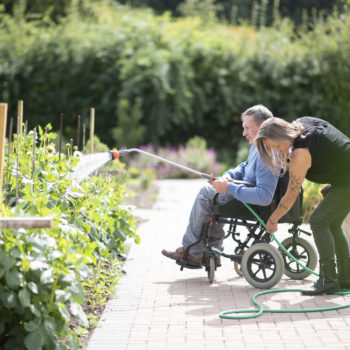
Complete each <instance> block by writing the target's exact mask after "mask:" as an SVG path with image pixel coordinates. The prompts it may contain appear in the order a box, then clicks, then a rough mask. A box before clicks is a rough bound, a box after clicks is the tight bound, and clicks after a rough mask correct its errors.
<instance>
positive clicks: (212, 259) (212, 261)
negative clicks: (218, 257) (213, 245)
mask: <svg viewBox="0 0 350 350" xmlns="http://www.w3.org/2000/svg"><path fill="white" fill-rule="evenodd" d="M207 269H208V280H209V282H210V283H213V282H214V280H215V269H216V266H215V257H214V256H211V257H210V258H209V261H208V266H207Z"/></svg>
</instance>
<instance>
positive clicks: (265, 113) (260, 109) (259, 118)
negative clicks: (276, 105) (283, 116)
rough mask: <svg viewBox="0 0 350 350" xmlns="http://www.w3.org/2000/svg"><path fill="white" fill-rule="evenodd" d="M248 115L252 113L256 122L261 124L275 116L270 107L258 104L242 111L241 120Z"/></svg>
mask: <svg viewBox="0 0 350 350" xmlns="http://www.w3.org/2000/svg"><path fill="white" fill-rule="evenodd" d="M246 115H252V116H253V118H254V120H255V122H256V123H257V124H258V125H260V124H261V123H262V122H263V121H265V120H266V119H269V118H272V117H273V114H272V112H271V111H270V110H269V109H268V108H266V107H265V106H263V105H256V106H253V107H250V108H248V109H247V110H246V111H244V112H243V113H242V116H241V120H243V118H244V117H245V116H246Z"/></svg>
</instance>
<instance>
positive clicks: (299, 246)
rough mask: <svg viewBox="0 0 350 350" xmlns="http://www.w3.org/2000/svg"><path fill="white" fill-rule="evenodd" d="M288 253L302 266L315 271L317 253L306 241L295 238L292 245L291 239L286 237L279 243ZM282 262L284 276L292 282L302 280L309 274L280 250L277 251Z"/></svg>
mask: <svg viewBox="0 0 350 350" xmlns="http://www.w3.org/2000/svg"><path fill="white" fill-rule="evenodd" d="M281 244H282V246H283V247H284V248H285V249H286V250H287V252H288V253H290V254H292V255H293V256H294V257H295V258H296V259H297V260H299V261H300V262H301V263H302V264H303V265H304V266H306V267H308V268H309V269H311V270H315V268H316V265H317V253H316V250H315V248H314V247H313V246H312V245H311V244H310V243H309V242H308V241H307V240H306V239H303V238H300V237H296V239H295V244H293V237H288V238H286V239H285V240H283V241H282V242H281ZM278 250H279V251H280V252H281V254H282V257H283V260H284V274H285V275H286V276H288V277H289V278H291V279H293V280H302V279H304V278H306V277H307V276H309V275H310V274H311V273H310V272H308V271H306V270H304V269H303V268H302V267H301V266H299V265H298V264H297V263H296V262H295V261H294V260H293V259H292V258H290V257H289V256H288V255H287V254H286V253H285V252H283V250H282V249H281V248H279V249H278Z"/></svg>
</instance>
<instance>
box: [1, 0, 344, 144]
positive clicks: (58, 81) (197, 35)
mask: <svg viewBox="0 0 350 350" xmlns="http://www.w3.org/2000/svg"><path fill="white" fill-rule="evenodd" d="M86 12H87V13H89V16H87V15H85V17H84V18H82V16H80V15H79V14H77V13H74V11H73V12H72V13H71V14H70V15H69V16H68V17H66V18H65V19H64V20H62V22H60V23H59V24H57V25H52V24H51V25H44V24H43V23H42V22H41V23H40V24H38V23H36V22H25V21H24V19H23V18H17V19H13V18H9V17H6V16H5V15H2V18H1V22H2V24H1V26H0V99H1V100H3V101H6V102H9V103H10V115H12V116H15V115H16V105H17V100H19V99H23V100H24V103H25V104H24V106H25V119H26V118H27V119H28V120H29V123H30V126H34V125H35V124H38V123H39V124H40V123H44V122H45V123H46V122H48V121H51V122H52V123H53V125H54V127H56V128H57V127H58V118H57V116H58V114H59V113H61V112H62V113H64V115H65V125H66V130H65V133H66V135H67V136H68V137H75V131H74V127H75V125H76V116H77V115H81V116H82V118H83V122H85V123H86V124H87V125H88V121H87V118H88V112H89V108H90V107H92V106H93V107H95V109H96V127H95V131H96V133H97V135H98V136H99V137H100V138H101V139H103V141H104V142H105V143H107V144H108V145H109V146H116V147H121V146H126V147H130V145H133V146H134V144H133V143H134V142H136V141H134V140H133V129H134V130H135V134H137V143H139V144H141V143H148V142H153V143H155V144H163V145H164V144H165V143H166V142H170V143H171V144H173V145H177V144H180V143H184V142H185V141H187V140H188V139H189V138H190V137H192V136H194V135H199V136H202V137H204V138H205V139H206V140H207V142H208V146H209V147H215V148H226V149H235V147H236V145H237V143H238V142H239V140H240V135H241V126H240V114H241V112H242V111H244V110H245V109H246V108H247V107H249V106H251V105H253V104H257V103H263V104H265V105H266V106H268V107H269V108H270V109H271V110H272V111H273V112H274V113H275V114H276V115H278V116H281V117H285V118H287V119H289V120H290V119H294V118H296V117H299V116H302V115H315V116H319V117H322V118H326V119H328V120H330V121H331V122H333V123H335V124H336V125H337V126H338V127H340V128H341V129H343V130H344V131H345V132H346V133H348V134H349V131H350V119H349V118H347V115H348V110H349V107H350V100H349V98H348V96H349V95H350V60H348V56H349V53H350V46H349V40H348V33H349V32H350V15H343V16H342V18H330V19H329V20H328V22H326V23H321V22H320V23H318V24H317V25H316V26H315V28H314V31H313V32H305V33H299V34H298V35H297V34H296V33H295V31H294V28H293V26H292V25H291V24H290V23H289V22H288V21H282V22H280V23H279V24H277V25H276V26H275V27H273V28H265V29H261V30H259V31H256V30H255V29H253V28H252V27H248V26H241V27H233V26H224V25H221V24H219V23H203V22H201V20H200V19H198V18H186V19H176V20H174V19H171V18H170V17H169V16H167V15H164V16H155V15H153V14H152V13H151V12H149V11H146V10H138V11H136V10H131V9H128V8H127V7H123V6H121V5H117V4H115V5H114V6H110V7H107V6H103V5H96V4H95V5H94V6H91V8H90V9H89V11H86ZM125 115H126V116H128V115H129V116H132V118H133V119H132V121H133V123H132V125H131V126H130V123H129V125H128V127H124V129H123V125H127V124H128V123H125V118H124V121H123V123H122V125H119V124H118V119H123V118H121V116H125ZM119 117H120V118H119ZM140 126H141V128H140ZM117 127H118V129H115V128H117ZM143 127H144V128H143ZM116 130H118V132H116ZM136 131H137V132H136Z"/></svg>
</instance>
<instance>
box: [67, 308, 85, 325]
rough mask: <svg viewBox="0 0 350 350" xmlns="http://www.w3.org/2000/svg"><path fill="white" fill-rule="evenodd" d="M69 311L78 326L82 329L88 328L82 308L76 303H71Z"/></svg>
mask: <svg viewBox="0 0 350 350" xmlns="http://www.w3.org/2000/svg"><path fill="white" fill-rule="evenodd" d="M70 310H71V312H72V314H73V315H74V316H76V317H77V319H78V321H79V324H80V325H81V326H82V327H88V326H89V321H88V319H87V317H86V315H85V313H84V311H83V308H82V307H81V306H80V305H79V304H78V303H71V305H70Z"/></svg>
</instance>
